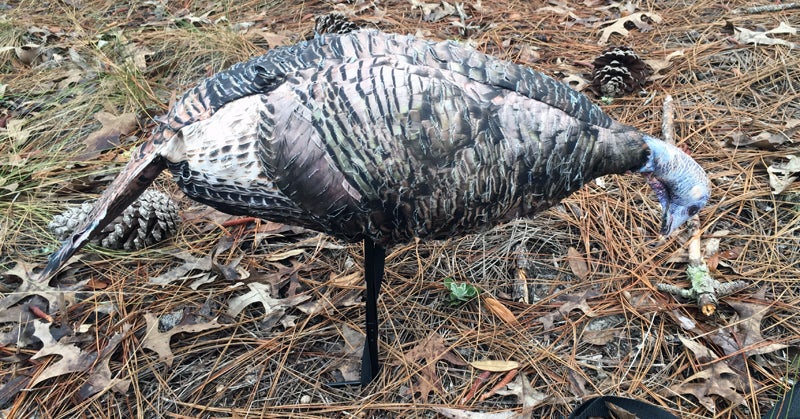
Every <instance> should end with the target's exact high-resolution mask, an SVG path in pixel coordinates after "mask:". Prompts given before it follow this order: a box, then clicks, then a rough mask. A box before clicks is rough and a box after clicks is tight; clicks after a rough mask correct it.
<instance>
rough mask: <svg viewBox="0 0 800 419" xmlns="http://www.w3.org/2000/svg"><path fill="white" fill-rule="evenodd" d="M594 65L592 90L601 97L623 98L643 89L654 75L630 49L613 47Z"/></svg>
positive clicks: (596, 60) (598, 58)
mask: <svg viewBox="0 0 800 419" xmlns="http://www.w3.org/2000/svg"><path fill="white" fill-rule="evenodd" d="M593 64H594V70H593V71H592V86H591V89H592V91H593V92H594V93H595V94H596V95H597V96H599V97H622V96H624V95H625V94H628V93H631V92H633V91H634V90H638V89H641V88H642V86H644V85H645V83H646V82H647V77H649V76H650V74H651V73H652V71H651V70H650V67H649V66H648V65H647V64H645V63H644V61H642V60H641V59H640V58H639V56H638V55H636V53H635V52H633V50H632V49H631V48H629V47H611V48H609V49H607V50H606V51H605V52H603V54H602V55H600V56H599V57H597V58H596V59H595V60H594V63H593Z"/></svg>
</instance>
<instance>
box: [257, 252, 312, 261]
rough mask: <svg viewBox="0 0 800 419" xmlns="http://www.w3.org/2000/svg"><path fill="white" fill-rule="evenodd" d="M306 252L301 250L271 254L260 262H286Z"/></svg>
mask: <svg viewBox="0 0 800 419" xmlns="http://www.w3.org/2000/svg"><path fill="white" fill-rule="evenodd" d="M305 252H306V251H305V250H303V249H291V250H287V251H285V252H280V253H273V254H271V255H269V256H267V257H264V258H263V259H262V260H266V261H268V262H278V261H281V260H286V259H289V258H293V257H297V256H300V255H302V254H304V253H305Z"/></svg>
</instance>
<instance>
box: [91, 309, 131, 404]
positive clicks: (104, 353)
mask: <svg viewBox="0 0 800 419" xmlns="http://www.w3.org/2000/svg"><path fill="white" fill-rule="evenodd" d="M130 330H131V325H130V324H128V323H126V324H123V325H122V331H121V332H117V333H114V335H113V336H111V337H110V338H109V339H108V343H107V344H106V346H105V347H104V348H103V349H101V350H100V352H99V353H98V356H97V361H96V362H95V363H94V367H93V368H92V371H91V373H90V375H89V379H88V380H86V383H84V384H83V385H82V386H81V388H80V390H79V391H78V395H80V397H81V399H82V400H86V399H88V398H89V397H91V396H93V395H95V394H97V393H99V392H101V391H103V390H105V389H107V388H110V389H112V390H114V391H116V392H117V393H120V394H124V393H126V392H127V391H128V387H129V386H130V383H131V380H130V379H121V378H114V376H113V374H112V372H111V368H110V367H109V365H108V362H109V361H110V360H111V355H112V354H113V353H114V351H115V350H116V349H117V346H119V344H120V343H121V342H122V338H124V337H125V336H126V335H127V334H128V332H130Z"/></svg>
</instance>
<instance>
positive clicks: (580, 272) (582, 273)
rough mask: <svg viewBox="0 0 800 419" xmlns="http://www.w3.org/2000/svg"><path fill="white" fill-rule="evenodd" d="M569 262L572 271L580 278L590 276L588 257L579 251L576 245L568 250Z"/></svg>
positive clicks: (583, 278)
mask: <svg viewBox="0 0 800 419" xmlns="http://www.w3.org/2000/svg"><path fill="white" fill-rule="evenodd" d="M567 263H569V268H570V270H572V273H573V274H575V276H577V277H578V279H580V280H585V279H586V278H588V277H589V264H588V263H586V258H584V257H583V255H581V254H580V252H578V250H577V249H575V248H574V247H570V248H569V250H567Z"/></svg>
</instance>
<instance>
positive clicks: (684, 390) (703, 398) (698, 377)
mask: <svg viewBox="0 0 800 419" xmlns="http://www.w3.org/2000/svg"><path fill="white" fill-rule="evenodd" d="M678 337H679V338H680V340H681V342H683V345H684V346H686V348H688V349H689V350H690V351H692V353H694V356H695V358H696V359H697V362H698V363H700V364H707V366H706V367H705V368H704V369H703V370H701V371H699V372H697V373H695V374H694V375H692V376H691V377H689V378H687V379H686V380H684V381H683V383H681V384H675V385H673V386H670V388H669V390H670V391H672V392H675V393H677V394H691V395H693V396H695V397H696V398H697V401H699V402H700V404H702V405H703V406H704V407H705V408H706V409H708V411H710V412H715V409H716V407H715V404H714V399H713V398H712V397H711V395H718V396H722V397H724V398H725V399H727V400H728V401H729V402H731V404H733V405H734V406H736V405H739V404H741V403H744V397H743V396H742V395H741V394H739V392H740V391H743V388H744V387H743V383H742V380H741V378H740V377H739V374H737V373H736V372H735V371H734V370H733V369H731V367H729V366H728V364H727V363H726V362H725V361H722V360H720V359H719V358H718V357H717V356H716V355H715V354H714V353H713V352H711V350H710V349H708V348H707V347H705V346H703V345H702V344H701V343H699V342H695V341H693V340H690V339H686V338H684V337H683V336H678Z"/></svg>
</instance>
